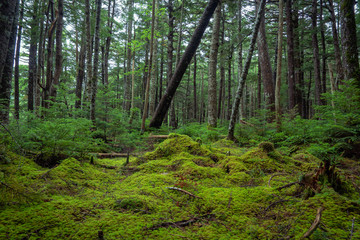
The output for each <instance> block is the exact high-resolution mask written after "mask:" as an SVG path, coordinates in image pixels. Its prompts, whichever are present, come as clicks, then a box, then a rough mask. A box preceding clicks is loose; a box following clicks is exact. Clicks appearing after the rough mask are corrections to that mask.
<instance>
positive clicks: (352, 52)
mask: <svg viewBox="0 0 360 240" xmlns="http://www.w3.org/2000/svg"><path fill="white" fill-rule="evenodd" d="M340 4H341V40H342V47H343V61H344V68H345V78H346V79H351V78H353V79H355V81H356V83H357V85H358V87H359V88H360V70H359V58H358V49H357V39H356V29H357V28H356V22H355V14H354V5H355V0H342V1H341V3H340Z"/></svg>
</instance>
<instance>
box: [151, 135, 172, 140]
mask: <svg viewBox="0 0 360 240" xmlns="http://www.w3.org/2000/svg"><path fill="white" fill-rule="evenodd" d="M168 137H169V135H149V136H148V138H149V139H167V138H168Z"/></svg>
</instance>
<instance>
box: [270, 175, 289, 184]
mask: <svg viewBox="0 0 360 240" xmlns="http://www.w3.org/2000/svg"><path fill="white" fill-rule="evenodd" d="M284 175H286V173H278V174H274V175H272V176H271V177H270V179H269V181H268V186H269V187H271V185H270V182H271V180H272V179H273V178H274V177H277V176H284Z"/></svg>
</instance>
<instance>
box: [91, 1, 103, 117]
mask: <svg viewBox="0 0 360 240" xmlns="http://www.w3.org/2000/svg"><path fill="white" fill-rule="evenodd" d="M100 19H101V0H97V2H96V23H95V46H94V68H93V76H92V78H91V84H90V86H91V102H90V120H92V121H93V122H94V123H95V105H96V93H97V82H98V81H97V79H98V67H99V66H98V65H99V45H100Z"/></svg>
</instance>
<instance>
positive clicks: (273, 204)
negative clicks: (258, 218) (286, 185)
mask: <svg viewBox="0 0 360 240" xmlns="http://www.w3.org/2000/svg"><path fill="white" fill-rule="evenodd" d="M289 201H292V200H284V199H282V200H279V201H276V202H273V203H271V204H270V205H269V206H267V208H265V210H264V212H263V213H265V212H267V210H269V209H270V208H272V207H273V206H275V205H277V204H279V203H283V202H289Z"/></svg>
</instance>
